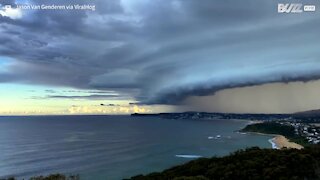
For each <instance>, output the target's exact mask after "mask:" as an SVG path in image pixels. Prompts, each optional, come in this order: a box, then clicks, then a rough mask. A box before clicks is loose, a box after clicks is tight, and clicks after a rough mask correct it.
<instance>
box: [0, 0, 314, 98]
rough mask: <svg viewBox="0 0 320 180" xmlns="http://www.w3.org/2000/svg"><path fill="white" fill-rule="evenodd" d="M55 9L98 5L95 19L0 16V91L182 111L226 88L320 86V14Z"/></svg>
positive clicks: (109, 6)
mask: <svg viewBox="0 0 320 180" xmlns="http://www.w3.org/2000/svg"><path fill="white" fill-rule="evenodd" d="M290 2H291V1H290ZM297 2H299V1H297ZM7 3H10V4H14V1H8V2H7ZM15 3H19V2H15ZM29 3H32V4H52V3H53V1H52V0H50V1H49V0H34V1H29ZM54 3H55V4H73V3H74V4H94V5H96V11H43V10H24V11H22V12H21V13H22V17H20V18H12V17H11V16H10V15H9V14H6V12H5V11H4V10H2V11H3V12H2V13H1V15H0V59H1V57H6V58H9V59H10V63H9V64H8V65H6V66H5V70H2V71H0V83H7V82H15V83H27V84H42V85H43V84H44V85H50V86H63V87H66V86H68V87H72V88H77V89H86V90H102V91H110V90H112V91H116V92H118V93H119V94H120V95H121V94H123V95H125V96H126V97H127V96H131V98H134V99H135V100H136V101H137V102H138V103H141V104H179V103H180V102H181V101H183V100H184V99H185V98H186V97H188V96H205V95H211V94H214V93H215V92H217V91H219V90H223V89H228V88H234V87H245V86H252V85H259V84H265V83H271V82H284V83H286V82H291V81H304V82H305V81H310V80H316V79H319V78H320V59H319V58H320V51H319V49H320V33H319V31H320V15H319V11H316V12H309V13H308V12H304V13H297V14H279V13H277V5H278V3H279V2H278V1H275V0H269V1H263V2H262V1H256V0H244V1H230V0H228V1H220V0H202V1H197V0H171V1H170V0H168V1H160V0H152V1H149V0H137V1H131V0H122V1H118V0H107V1H104V0H80V1H79V0H55V1H54ZM282 3H285V1H284V2H282ZM301 3H308V4H315V5H316V6H319V5H320V3H319V1H316V0H308V2H305V1H303V2H301ZM0 65H1V64H0ZM1 69H2V68H0V70H1ZM98 97H99V96H98V95H95V96H94V98H95V99H96V98H98ZM51 98H72V97H66V96H61V97H60V96H56V97H51ZM75 98H79V97H75ZM81 98H83V97H81ZM90 98H92V97H90ZM113 98H116V97H113Z"/></svg>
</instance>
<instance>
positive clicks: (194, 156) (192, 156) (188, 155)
mask: <svg viewBox="0 0 320 180" xmlns="http://www.w3.org/2000/svg"><path fill="white" fill-rule="evenodd" d="M176 157H180V158H189V159H195V158H201V157H202V156H200V155H190V154H177V155H176Z"/></svg>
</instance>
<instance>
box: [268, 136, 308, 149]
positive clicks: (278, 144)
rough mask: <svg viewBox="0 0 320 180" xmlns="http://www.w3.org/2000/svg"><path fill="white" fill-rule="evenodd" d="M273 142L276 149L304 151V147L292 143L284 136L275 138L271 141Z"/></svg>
mask: <svg viewBox="0 0 320 180" xmlns="http://www.w3.org/2000/svg"><path fill="white" fill-rule="evenodd" d="M271 141H272V142H273V143H274V145H273V147H274V148H276V149H282V148H294V149H302V148H303V146H301V145H300V144H297V143H294V142H290V141H289V140H288V139H287V138H286V137H284V136H282V135H276V136H275V137H274V138H272V139H271Z"/></svg>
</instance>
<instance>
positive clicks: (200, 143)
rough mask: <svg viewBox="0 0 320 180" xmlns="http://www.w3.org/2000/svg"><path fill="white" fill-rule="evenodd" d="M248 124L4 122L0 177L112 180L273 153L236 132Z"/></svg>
mask: <svg viewBox="0 0 320 180" xmlns="http://www.w3.org/2000/svg"><path fill="white" fill-rule="evenodd" d="M247 123H248V122H246V121H239V120H170V119H160V118H157V117H131V116H34V117H31V116H29V117H0V177H8V176H15V177H17V178H18V179H22V178H28V177H30V176H36V175H46V174H51V173H65V174H79V175H80V178H81V179H94V180H100V179H108V180H113V179H122V178H126V177H131V176H133V175H137V174H141V173H148V172H153V171H161V170H163V169H166V168H169V167H171V166H174V165H178V164H182V163H184V162H187V161H190V160H192V159H193V158H197V157H211V156H222V155H227V154H229V153H230V152H233V151H235V150H238V149H240V148H246V147H250V146H259V147H266V148H271V144H270V143H269V142H268V139H270V137H268V136H261V135H254V134H240V133H237V132H236V131H237V130H239V129H241V128H242V127H244V126H245V125H246V124H247ZM218 135H220V136H221V137H220V138H217V136H218Z"/></svg>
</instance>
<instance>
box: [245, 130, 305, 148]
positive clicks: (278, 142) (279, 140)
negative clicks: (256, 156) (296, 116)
mask: <svg viewBox="0 0 320 180" xmlns="http://www.w3.org/2000/svg"><path fill="white" fill-rule="evenodd" d="M246 133H253V134H258V135H263V136H273V137H272V138H271V139H269V140H268V142H269V143H270V144H271V146H272V149H283V148H287V149H303V146H302V145H300V144H297V143H295V142H291V141H290V140H289V139H288V138H286V137H285V136H283V135H280V134H266V133H260V132H246Z"/></svg>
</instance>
